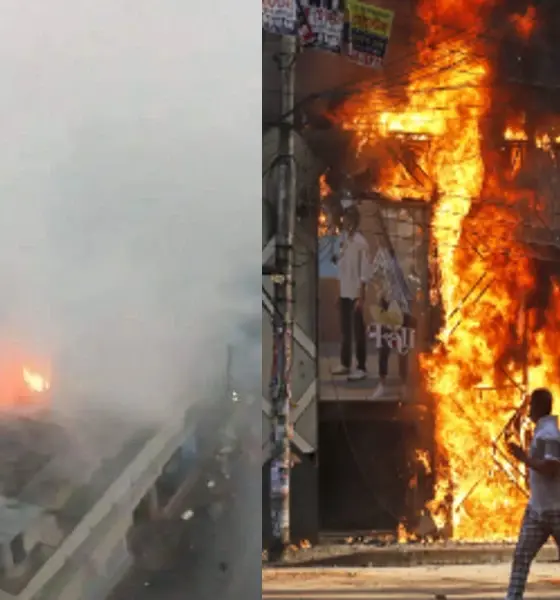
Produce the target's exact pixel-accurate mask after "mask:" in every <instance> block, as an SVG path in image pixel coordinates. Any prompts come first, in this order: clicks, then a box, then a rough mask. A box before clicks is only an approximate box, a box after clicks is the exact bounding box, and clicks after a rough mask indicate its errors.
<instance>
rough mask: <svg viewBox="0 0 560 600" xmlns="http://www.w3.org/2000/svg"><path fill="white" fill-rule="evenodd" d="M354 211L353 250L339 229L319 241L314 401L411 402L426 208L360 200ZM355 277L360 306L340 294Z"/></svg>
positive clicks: (421, 336)
mask: <svg viewBox="0 0 560 600" xmlns="http://www.w3.org/2000/svg"><path fill="white" fill-rule="evenodd" d="M357 210H358V214H359V229H358V233H359V239H358V238H356V240H358V241H357V243H359V247H360V248H361V249H362V251H361V252H356V251H354V250H356V248H357V246H354V250H352V249H351V246H350V243H349V242H348V241H347V239H348V237H347V236H348V235H349V234H348V233H347V232H346V231H345V226H344V224H343V226H342V231H341V232H338V231H336V232H332V235H325V236H324V237H321V238H320V240H319V253H318V255H319V292H318V293H319V323H318V336H319V351H320V352H319V398H320V400H321V401H322V402H323V401H333V402H341V401H364V400H365V401H367V400H372V401H385V400H389V401H414V399H415V390H416V389H417V385H416V383H417V380H418V364H417V360H418V354H419V353H421V352H422V351H423V350H425V349H426V346H425V344H426V340H427V335H428V331H429V320H428V319H429V311H428V310H427V306H428V302H429V293H428V290H429V277H428V274H429V270H428V250H429V222H430V220H429V219H430V215H429V210H430V209H429V206H427V205H426V204H425V203H423V202H414V201H410V202H407V203H406V204H405V203H404V202H402V203H388V202H387V203H384V204H380V205H376V203H375V202H373V201H371V200H368V201H364V202H362V203H359V205H358V207H357ZM353 243H354V242H353ZM364 261H365V262H364ZM355 273H361V275H360V277H359V279H360V281H362V278H365V298H364V301H363V303H360V304H356V303H355V302H353V301H352V299H350V300H349V299H348V293H347V291H345V289H346V290H348V282H349V279H348V277H350V278H351V279H352V278H354V279H355V277H354V275H353V274H355ZM357 285H358V286H359V283H358V284H357Z"/></svg>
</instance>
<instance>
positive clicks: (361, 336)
mask: <svg viewBox="0 0 560 600" xmlns="http://www.w3.org/2000/svg"><path fill="white" fill-rule="evenodd" d="M359 226H360V213H359V211H358V209H357V207H356V206H354V205H351V206H349V207H348V208H347V209H346V210H345V211H344V214H343V217H342V227H343V231H342V234H341V236H340V252H339V256H338V258H337V257H333V262H335V264H337V265H338V281H339V286H340V287H339V294H340V296H339V304H340V328H341V335H342V339H341V348H340V366H339V367H338V368H337V369H336V370H335V371H333V375H347V376H348V381H360V380H362V379H365V377H366V354H367V351H366V326H365V322H364V303H365V299H366V285H367V283H368V280H369V276H370V271H371V261H370V256H369V245H368V243H367V240H366V238H365V237H364V236H363V235H362V234H361V233H360V232H359V231H358V228H359ZM352 334H353V335H352ZM353 338H354V343H355V345H356V362H357V364H356V369H355V370H354V371H352V368H351V367H352V339H353Z"/></svg>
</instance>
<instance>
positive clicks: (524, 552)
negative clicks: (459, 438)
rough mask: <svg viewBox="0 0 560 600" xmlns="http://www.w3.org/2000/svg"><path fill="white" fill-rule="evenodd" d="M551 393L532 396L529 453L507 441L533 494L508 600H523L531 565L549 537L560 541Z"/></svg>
mask: <svg viewBox="0 0 560 600" xmlns="http://www.w3.org/2000/svg"><path fill="white" fill-rule="evenodd" d="M551 412H552V394H551V393H550V391H549V390H547V389H545V388H539V389H536V390H535V391H534V392H533V393H532V394H531V398H530V411H529V417H530V419H531V420H532V421H533V423H535V425H536V427H535V433H534V436H533V441H532V442H531V447H530V449H529V453H526V452H525V451H524V450H523V449H522V448H521V446H519V445H517V444H508V447H509V451H510V452H511V454H512V455H513V456H514V457H515V458H516V459H517V460H519V461H520V462H522V463H523V464H525V465H526V466H527V467H528V468H529V485H530V488H531V490H530V491H531V495H530V497H529V503H528V505H527V508H526V510H525V516H524V517H523V522H522V524H521V531H520V532H519V539H518V541H517V545H516V547H515V552H514V554H513V563H512V567H511V576H510V581H509V587H508V592H507V596H506V600H522V599H523V594H524V592H525V585H526V583H527V577H528V575H529V569H530V568H531V564H532V562H533V560H534V559H535V557H536V555H537V554H538V552H539V550H540V549H541V548H542V547H543V546H544V544H545V543H546V542H547V540H548V538H549V537H551V536H552V537H553V538H554V541H555V542H556V544H557V545H558V544H560V461H559V460H558V459H559V458H560V456H559V452H558V449H559V448H560V431H559V429H558V418H557V417H556V416H553V415H552V414H551Z"/></svg>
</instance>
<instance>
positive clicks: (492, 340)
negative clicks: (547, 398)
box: [320, 0, 560, 540]
mask: <svg viewBox="0 0 560 600" xmlns="http://www.w3.org/2000/svg"><path fill="white" fill-rule="evenodd" d="M417 16H418V18H419V19H420V20H421V22H422V24H423V29H424V34H423V36H422V38H421V40H420V41H419V42H418V43H417V45H416V52H415V54H414V55H413V56H411V57H410V59H409V61H408V62H407V65H406V69H405V70H406V73H405V74H404V75H403V66H402V65H400V66H399V73H398V75H396V76H395V77H394V79H393V81H391V77H390V76H389V75H387V76H386V77H385V78H384V80H383V81H382V82H381V83H380V84H377V83H376V84H367V83H366V84H363V85H362V86H361V91H360V92H359V93H356V94H353V95H352V96H351V97H349V98H348V99H346V100H345V101H344V102H343V103H341V104H339V105H338V106H337V107H335V108H331V109H330V114H329V117H330V119H331V120H332V121H333V122H334V123H336V125H337V126H338V127H339V128H340V129H341V130H342V131H344V132H347V133H349V134H350V135H351V138H352V145H351V148H352V159H351V160H347V161H346V164H352V170H353V173H354V174H355V173H358V172H360V173H364V172H368V173H369V179H368V180H367V187H368V190H367V191H368V192H369V193H370V194H374V195H375V194H377V196H378V198H382V199H383V201H384V202H387V201H388V200H390V201H392V202H394V203H397V204H398V203H401V204H402V203H403V201H406V202H410V201H418V202H424V203H426V204H429V206H430V211H431V221H430V223H429V233H430V238H431V248H430V253H429V268H430V273H431V276H430V286H431V289H430V291H429V296H430V302H431V304H432V305H434V306H437V307H438V310H439V312H440V313H441V323H440V326H439V328H438V332H437V335H436V339H435V340H434V343H433V344H432V345H431V347H430V348H429V349H426V350H424V351H422V352H421V354H420V356H419V375H420V380H421V381H420V387H421V388H422V389H423V390H425V392H427V394H428V396H429V397H430V399H431V406H432V408H433V413H434V419H435V450H434V456H433V459H432V460H433V466H434V472H435V492H434V499H433V500H432V501H431V502H428V504H427V507H426V508H427V509H428V510H429V511H430V513H431V515H432V517H433V518H434V520H435V522H436V523H437V524H438V525H439V526H440V527H443V526H444V523H446V524H447V526H448V527H449V528H450V529H449V531H450V532H452V535H453V537H455V538H460V539H468V540H492V539H504V538H509V537H512V536H513V535H514V534H515V532H516V529H517V527H518V523H519V521H520V517H521V513H522V510H523V508H524V504H525V501H526V497H527V488H526V474H525V473H524V472H523V470H522V469H520V467H519V466H518V465H517V464H515V462H514V461H512V460H511V459H510V457H509V455H508V452H507V448H506V440H507V439H508V438H509V436H511V435H517V436H519V435H521V436H523V435H524V428H525V420H524V410H523V404H524V397H525V395H526V393H527V392H528V391H529V390H530V389H532V388H535V387H538V386H543V385H546V386H548V387H550V388H551V389H552V390H553V391H554V393H555V396H556V398H558V397H560V386H559V385H558V375H559V370H560V362H559V359H558V355H557V352H556V350H555V347H556V338H557V335H558V333H559V331H560V322H559V320H558V314H559V312H558V311H559V309H560V306H559V305H558V303H559V302H560V279H558V277H559V276H560V253H559V249H558V245H559V242H560V233H559V232H560V221H559V219H558V213H559V212H560V208H559V207H560V204H559V202H560V198H559V192H560V188H559V185H560V180H559V175H560V173H559V171H558V163H557V147H558V142H560V137H559V134H560V130H559V129H558V127H559V126H560V120H559V118H558V114H557V111H556V110H555V104H556V100H557V98H556V95H557V93H556V91H555V90H556V87H557V86H558V84H559V83H560V82H559V81H558V77H557V75H555V74H554V72H553V70H552V69H551V68H550V66H549V61H548V58H549V57H550V56H558V48H556V47H555V45H554V42H553V41H552V37H551V36H552V35H553V34H552V32H553V30H554V27H553V24H554V23H557V22H558V19H559V18H560V12H559V11H558V9H557V8H551V6H550V4H549V5H546V6H545V5H544V4H543V6H540V5H535V6H532V5H529V4H527V3H523V2H513V3H512V2H508V3H507V6H506V3H502V2H499V0H477V1H476V2H475V1H472V0H438V1H437V2H436V0H419V1H418V2H417ZM556 46H557V44H556ZM544 57H547V58H546V59H545V58H544ZM389 65H390V62H389ZM355 179H356V178H355V177H354V181H355ZM349 181H350V182H351V181H352V177H349V178H346V180H345V183H344V184H343V185H346V186H347V187H348V186H350V187H351V186H352V183H348V182H349ZM336 183H337V182H336V181H335V183H334V185H332V187H333V188H334V192H336V191H337V190H336ZM360 185H361V189H362V190H363V189H364V183H363V182H362V183H361V184H360ZM362 195H363V194H362ZM322 218H323V222H322V223H320V227H321V226H324V225H325V223H324V220H325V218H326V217H325V216H323V217H322ZM556 408H558V407H556Z"/></svg>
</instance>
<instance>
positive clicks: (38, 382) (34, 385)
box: [22, 367, 51, 393]
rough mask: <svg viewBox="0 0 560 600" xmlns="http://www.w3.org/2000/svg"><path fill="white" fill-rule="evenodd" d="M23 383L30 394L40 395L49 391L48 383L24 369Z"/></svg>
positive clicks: (34, 373)
mask: <svg viewBox="0 0 560 600" xmlns="http://www.w3.org/2000/svg"><path fill="white" fill-rule="evenodd" d="M22 375H23V381H24V383H25V385H26V386H27V387H28V388H29V390H30V391H31V392H36V393H42V392H46V391H48V390H49V389H50V387H51V385H50V382H49V381H48V380H47V379H45V377H43V376H42V375H41V374H40V373H37V372H35V371H31V370H30V369H28V368H26V367H24V368H23V371H22Z"/></svg>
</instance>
